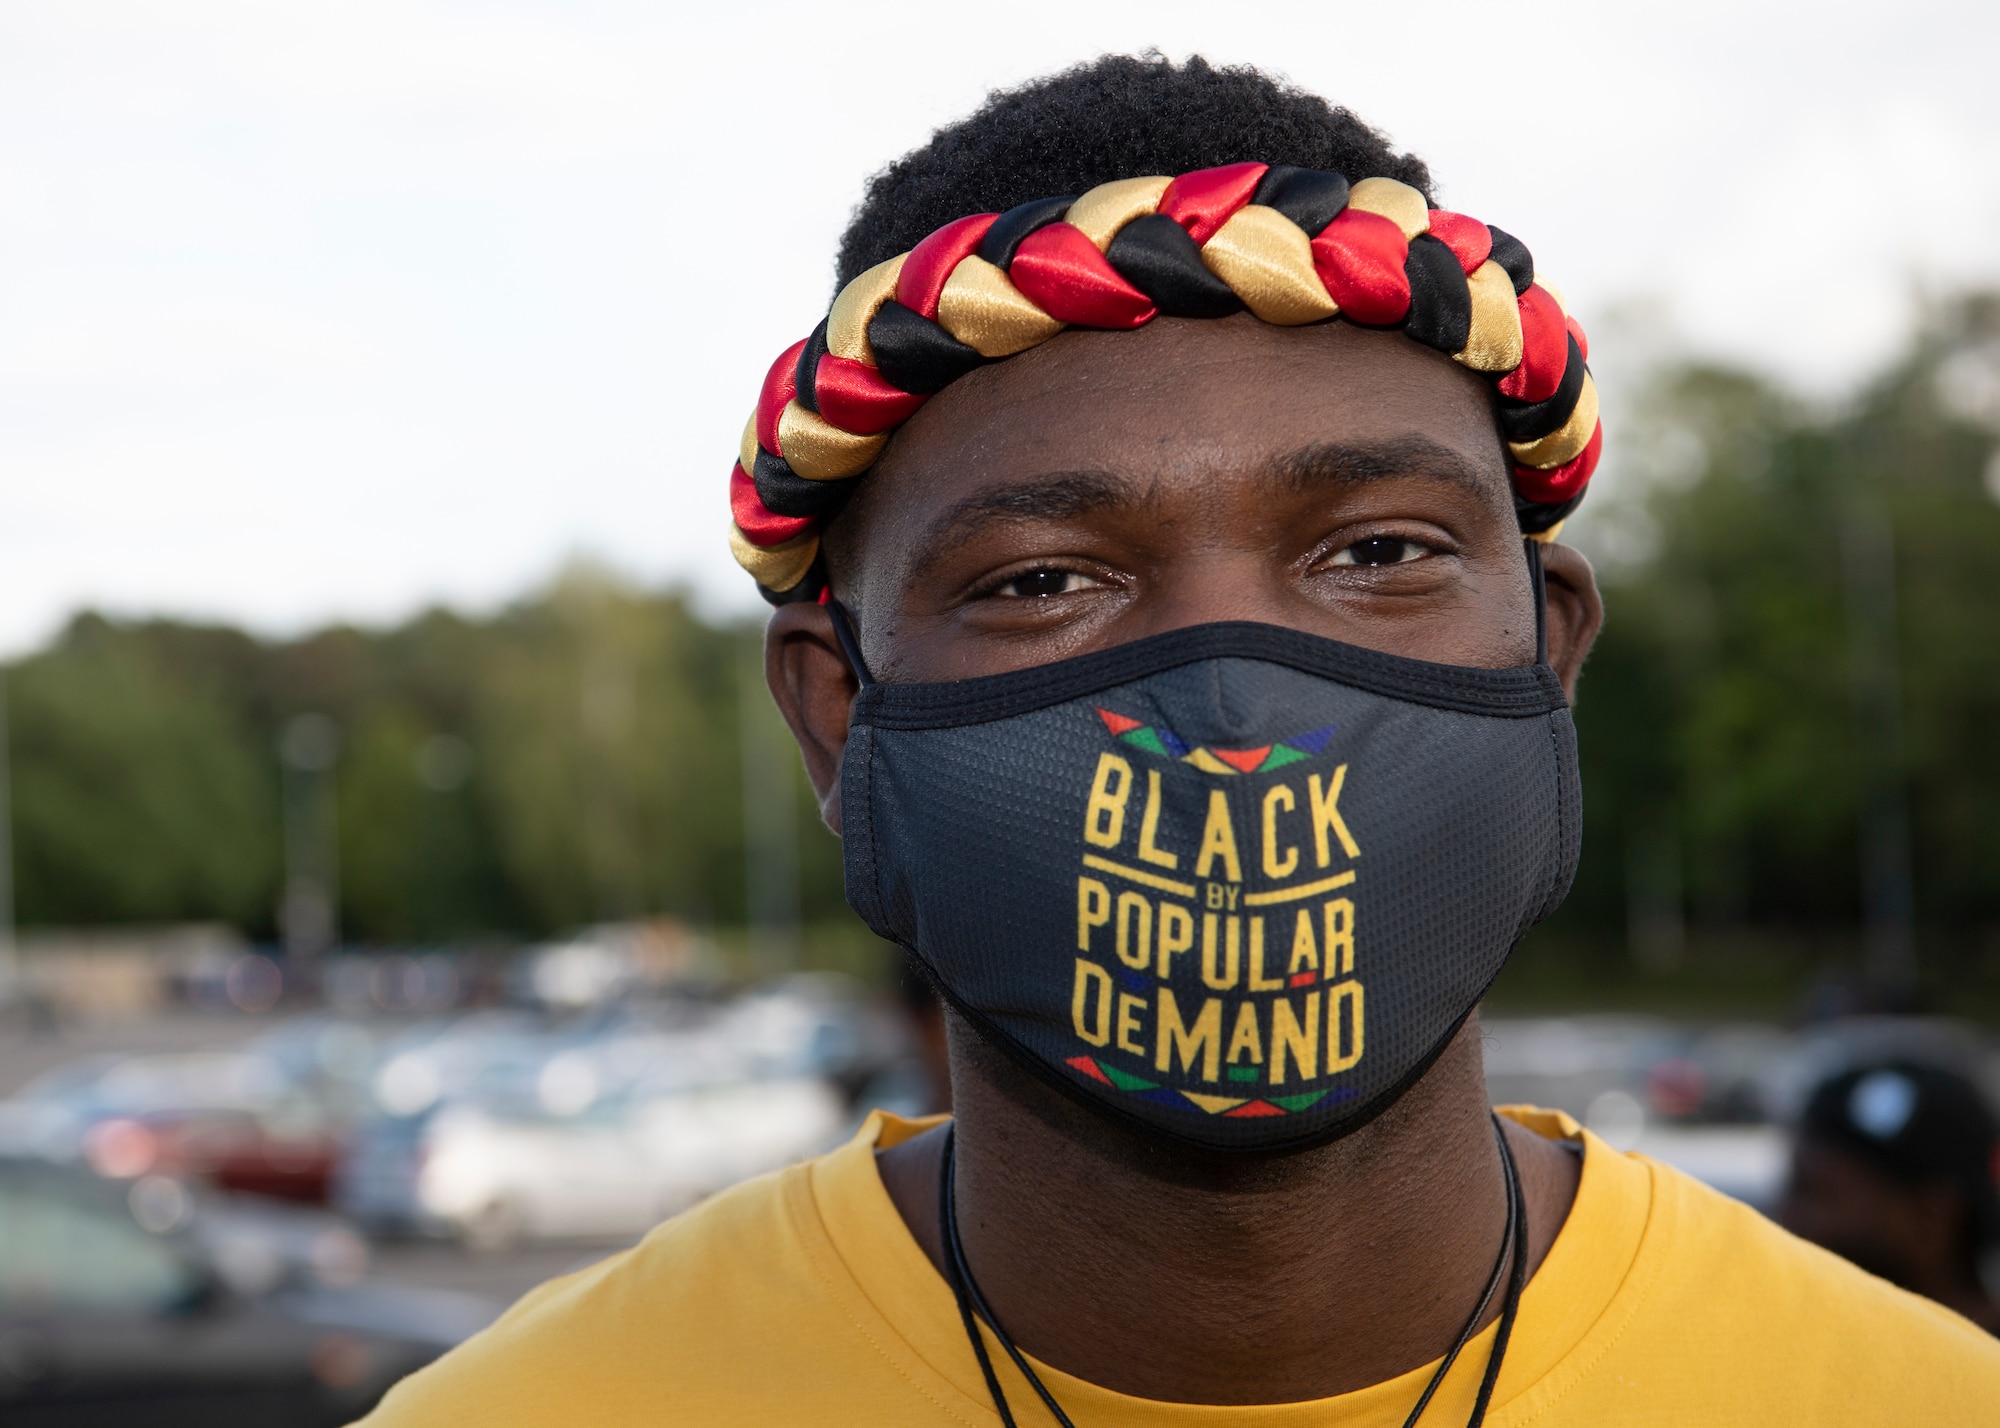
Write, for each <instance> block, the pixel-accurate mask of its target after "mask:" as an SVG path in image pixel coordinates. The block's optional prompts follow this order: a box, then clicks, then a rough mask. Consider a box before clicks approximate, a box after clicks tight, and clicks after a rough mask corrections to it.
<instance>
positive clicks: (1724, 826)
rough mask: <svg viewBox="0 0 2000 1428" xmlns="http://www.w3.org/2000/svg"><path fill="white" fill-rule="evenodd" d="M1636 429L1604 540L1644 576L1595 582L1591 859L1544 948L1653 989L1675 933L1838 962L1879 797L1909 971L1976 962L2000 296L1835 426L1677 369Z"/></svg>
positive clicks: (1993, 651) (1998, 787)
mask: <svg viewBox="0 0 2000 1428" xmlns="http://www.w3.org/2000/svg"><path fill="white" fill-rule="evenodd" d="M1638 416H1639V421H1638V422H1637V423H1636V424H1635V429H1634V430H1632V431H1629V432H1627V433H1626V434H1625V435H1624V438H1623V440H1624V444H1625V445H1626V446H1627V447H1628V449H1633V450H1638V451H1642V452H1644V453H1646V455H1647V457H1648V458H1649V460H1648V461H1647V462H1646V463H1645V464H1646V465H1647V466H1648V467H1649V468H1650V469H1649V470H1648V471H1647V472H1646V473H1645V474H1644V475H1643V477H1642V479H1640V480H1639V481H1637V482H1636V483H1634V484H1636V485H1637V486H1638V487H1639V489H1638V490H1637V491H1631V490H1628V491H1627V493H1626V495H1625V497H1624V500H1623V502H1622V505H1623V507H1624V509H1622V510H1613V511H1610V512H1607V513H1606V518H1607V520H1608V521H1609V522H1610V523H1612V524H1615V525H1617V526H1618V527H1619V528H1620V529H1621V530H1622V531H1623V532H1624V534H1625V536H1626V537H1627V540H1628V542H1629V541H1630V540H1631V539H1632V538H1633V536H1634V534H1635V533H1636V535H1637V537H1638V541H1639V543H1640V544H1641V546H1642V547H1643V548H1644V553H1643V555H1642V556H1641V557H1640V558H1637V559H1633V558H1627V559H1625V560H1623V561H1621V562H1619V563H1617V564H1615V565H1607V568H1606V569H1605V570H1604V572H1603V581H1604V590H1605V603H1606V609H1607V623H1606V626H1605V630H1604V634H1603V637H1602V638H1601V640H1600V642H1599V645H1598V648H1597V651H1596V653H1595V654H1594V655H1593V657H1592V660H1591V662H1590V665H1589V668H1588V670H1587V671H1586V673H1585V675H1584V679H1583V682H1582V685H1581V688H1580V691H1579V701H1578V703H1579V708H1578V726H1579V732H1580V738H1581V745H1582V756H1583V767H1584V779H1585V791H1586V799H1585V801H1586V806H1587V809H1588V812H1587V817H1586V823H1587V827H1586V832H1585V855H1584V861H1583V865H1582V867H1581V868H1580V870H1579V875H1578V881H1577V887H1576V891H1575V893H1574V895H1573V896H1572V898H1571V900H1570V903H1569V905H1568V906H1566V907H1565V908H1564V910H1563V912H1562V913H1560V914H1559V915H1558V918H1557V919H1556V920H1555V921H1553V922H1552V923H1551V924H1550V929H1549V931H1550V933H1551V934H1553V935H1554V936H1556V937H1557V938H1559V939H1560V938H1567V939H1569V940H1572V941H1576V940H1586V939H1587V940H1589V941H1591V942H1593V943H1594V944H1596V945H1598V946H1603V945H1605V944H1606V943H1607V941H1609V942H1615V941H1616V940H1617V939H1619V938H1620V936H1621V934H1622V936H1623V937H1624V939H1626V940H1628V941H1629V943H1630V945H1631V947H1632V949H1633V951H1634V952H1635V953H1636V954H1637V955H1638V957H1639V959H1640V960H1641V962H1642V963H1644V962H1648V961H1651V962H1654V963H1657V964H1658V965H1659V966H1660V967H1661V968H1663V969H1664V968H1665V967H1667V966H1670V965H1671V964H1672V963H1673V962H1674V961H1675V959H1676V957H1677V955H1678V950H1679V947H1680V945H1681V937H1682V932H1681V929H1682V928H1683V927H1686V928H1689V929H1692V930H1693V931H1694V932H1695V933H1696V934H1697V935H1700V934H1703V933H1728V934H1735V935H1736V941H1737V945H1739V946H1741V945H1742V937H1741V934H1744V933H1746V932H1749V933H1755V932H1758V931H1763V932H1766V933H1768V932H1772V931H1777V930H1784V931H1789V932H1803V933H1807V934H1812V935H1816V936H1818V935H1822V934H1827V933H1829V932H1834V933H1838V934H1840V936H1836V937H1834V938H1832V939H1831V940H1832V941H1834V942H1838V941H1840V940H1841V937H1846V938H1848V940H1852V935H1853V933H1854V929H1856V928H1857V926H1858V925H1859V923H1860V922H1861V920H1862V919H1863V916H1864V913H1865V912H1866V910H1867V907H1866V904H1867V894H1866V887H1867V877H1866V875H1865V873H1864V861H1865V860H1864V852H1863V834H1862V829H1863V826H1864V822H1865V819H1864V813H1865V811H1866V810H1867V808H1868V807H1869V804H1868V800H1869V798H1870V796H1871V794H1870V790H1871V788H1873V787H1876V786H1878V785H1881V784H1883V783H1884V782H1886V783H1887V784H1888V785H1890V786H1892V787H1894V788H1896V789H1898V790H1900V794H1901V797H1902V800H1903V804H1904V806H1905V807H1906V808H1907V811H1908V812H1907V821H1908V829H1909V839H1910V855H1909V858H1908V866H1909V868H1910V869H1911V886H1912V890H1913V893H1914V917H1915V923H1916V927H1917V929H1918V933H1919V941H1920V943H1921V944H1922V945H1923V946H1924V948H1925V953H1926V960H1927V961H1928V962H1931V963H1932V964H1933V967H1932V970H1933V971H1934V972H1935V973H1936V974H1938V975H1943V976H1949V975H1952V974H1953V973H1954V971H1956V970H1958V969H1962V968H1964V967H1966V966H1968V965H1969V963H1968V962H1967V960H1966V959H1967V957H1968V956H1969V955H1971V954H1975V953H1978V952H1979V951H1980V950H1981V949H1982V948H1984V947H1987V946H1989V945H1991V943H1992V942H1993V940H1994V938H1995V937H1996V935H2000V738H1996V735H2000V582H1996V580H1995V575H1996V573H2000V456H1996V451H2000V298H1993V297H1976V298H1973V299H1969V300H1966V301H1963V302H1959V303H1954V304H1950V305H1947V306H1944V307H1942V308H1940V309H1939V310H1938V311H1937V312H1935V313H1934V314H1933V315H1932V319H1931V321H1930V322H1929V323H1928V324H1927V325H1926V327H1925V329H1924V330H1923V332H1922V333H1921V334H1920V335H1919V337H1918V339H1917V341H1916V343H1915V344H1914V346H1913V348H1912V350H1911V351H1910V353H1909V354H1908V355H1907V356H1906V357H1905V358H1904V359H1903V360H1902V361H1900V362H1899V363H1898V364H1897V365H1896V366H1895V367H1894V368H1893V369H1892V370H1890V371H1889V372H1887V373H1886V374H1884V375H1883V376H1882V377H1881V378H1880V379H1879V380H1877V381H1876V382H1874V383H1872V384H1870V385H1869V386H1868V387H1867V388H1866V389H1864V390H1863V391H1861V392H1860V393H1858V394H1856V395H1855V396H1854V397H1853V398H1852V399H1851V400H1850V401H1848V402H1846V403H1844V404H1843V405H1841V406H1840V407H1838V408H1836V409H1832V410H1826V409H1820V408H1815V407H1811V406H1808V405H1806V404H1803V403H1801V402H1798V401H1795V400H1793V399H1790V398H1788V397H1786V396H1785V395H1784V394H1782V393H1780V392H1779V391H1777V390H1776V389H1774V388H1773V387H1772V386H1771V385H1769V384H1768V383H1767V382H1765V381H1762V380H1760V379H1759V378H1757V377H1755V376H1753V375H1751V374H1748V373H1744V372H1738V371H1727V370H1721V369H1716V368H1712V367H1691V368H1685V369H1682V370H1678V371H1674V372H1671V373H1668V374H1666V375H1665V377H1664V378H1663V379H1662V380H1661V381H1659V382H1658V383H1657V384H1656V385H1655V386H1654V387H1653V388H1652V389H1651V390H1650V391H1649V392H1648V393H1647V395H1646V398H1645V400H1644V401H1643V403H1642V404H1641V407H1640V411H1639V413H1638ZM1871 529H1879V531H1880V533H1881V534H1882V535H1884V536H1885V537H1886V545H1887V550H1888V555H1887V556H1886V558H1881V559H1879V560H1878V559H1877V558H1875V557H1871V556H1870V555H1869V554H1868V551H1867V541H1866V539H1865V537H1866V536H1867V535H1868V532H1869V531H1870V530H1871ZM1875 563H1879V564H1880V565H1881V567H1882V569H1881V571H1879V572H1876V574H1875V575H1871V574H1870V572H1869V569H1868V568H1866V567H1869V566H1870V565H1871V564H1875ZM1877 577H1880V578H1877ZM1878 626H1879V627H1880V628H1879V629H1878V628H1877V627H1878ZM1871 631H1872V632H1873V633H1871ZM1870 690H1873V691H1875V692H1876V693H1877V694H1879V693H1880V692H1881V691H1882V690H1886V691H1887V696H1886V697H1887V699H1888V700H1889V702H1890V704H1891V706H1892V707H1891V709H1890V712H1889V716H1888V717H1887V719H1886V720H1885V719H1884V718H1883V717H1878V716H1875V715H1871V714H1870V713H1869V710H1870V709H1871V707H1872V705H1873V703H1879V702H1880V701H1879V700H1877V699H1876V698H1875V695H1874V694H1870V693H1868V692H1867V691H1870ZM1898 724H1900V728H1898V727H1897V725H1898ZM1826 940H1827V939H1826V938H1824V937H1823V936H1822V941H1826ZM1940 959H1941V960H1940Z"/></svg>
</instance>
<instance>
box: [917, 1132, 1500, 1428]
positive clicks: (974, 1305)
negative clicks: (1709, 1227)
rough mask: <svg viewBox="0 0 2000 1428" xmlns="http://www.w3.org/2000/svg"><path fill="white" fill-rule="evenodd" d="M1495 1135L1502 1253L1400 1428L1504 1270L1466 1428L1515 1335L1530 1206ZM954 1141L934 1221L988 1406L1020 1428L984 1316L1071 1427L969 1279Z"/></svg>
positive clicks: (1471, 1327) (1426, 1401)
mask: <svg viewBox="0 0 2000 1428" xmlns="http://www.w3.org/2000/svg"><path fill="white" fill-rule="evenodd" d="M1493 1134H1494V1137H1495V1138H1496V1139H1497V1140H1498V1141H1499V1143H1500V1168H1501V1172H1502V1174H1503V1176H1504V1177H1505V1180H1506V1184H1507V1227H1506V1230H1505V1232H1504V1233H1503V1234H1502V1235H1501V1237H1500V1253H1499V1255H1498V1257H1497V1258H1495V1260H1494V1261H1493V1273H1492V1274H1491V1275H1490V1276H1488V1278H1487V1281H1486V1292H1485V1293H1484V1294H1482V1295H1480V1296H1479V1303H1478V1305H1477V1306H1475V1307H1474V1309H1473V1311H1472V1317H1471V1318H1469V1319H1467V1320H1466V1321H1465V1327H1464V1328H1463V1329H1461V1330H1459V1334H1458V1338H1457V1340H1456V1341H1455V1342H1454V1343H1453V1344H1452V1346H1451V1351H1450V1352H1449V1353H1447V1354H1446V1355H1445V1356H1444V1359H1443V1361H1442V1362H1441V1363H1439V1364H1438V1366H1437V1372H1435V1373H1433V1374H1432V1375H1431V1379H1430V1382H1429V1383H1428V1384H1426V1385H1425V1386H1424V1392H1423V1396H1422V1397H1420V1398H1419V1399H1418V1400H1417V1403H1416V1407H1414V1408H1412V1409H1411V1410H1410V1416H1409V1417H1408V1418H1407V1419H1405V1420H1404V1421H1403V1428H1416V1423H1417V1420H1418V1419H1419V1418H1421V1417H1423V1414H1424V1410H1425V1409H1426V1408H1428V1407H1429V1406H1430V1402H1431V1398H1432V1396H1433V1395H1435V1394H1436V1393H1437V1391H1438V1386H1439V1385H1440V1384H1442V1383H1443V1382H1444V1377H1445V1375H1446V1374H1448V1373H1450V1372H1451V1366H1452V1365H1453V1364H1454V1363H1456V1362H1457V1361H1458V1356H1459V1354H1460V1353H1462V1352H1463V1351H1464V1349H1465V1346H1466V1345H1467V1344H1469V1343H1471V1342H1472V1336H1473V1333H1474V1332H1475V1331H1476V1330H1477V1329H1478V1327H1479V1321H1480V1320H1481V1319H1483V1318H1484V1317H1485V1316H1486V1309H1487V1306H1488V1305H1490V1304H1491V1303H1492V1302H1493V1296H1494V1295H1495V1294H1496V1293H1498V1292H1499V1289H1500V1280H1501V1278H1502V1276H1503V1275H1504V1276H1505V1277H1506V1280H1507V1297H1506V1300H1505V1301H1504V1303H1503V1305H1502V1307H1501V1310H1500V1324H1499V1327H1498V1328H1496V1329H1495V1330H1494V1333H1493V1351H1492V1352H1491V1353H1490V1354H1489V1355H1487V1359H1486V1374H1485V1377H1483V1378H1482V1379H1481V1380H1480V1382H1479V1396H1478V1397H1477V1398H1476V1399H1475V1400H1474V1401H1473V1405H1472V1416H1471V1417H1470V1418H1468V1419H1467V1420H1466V1428H1480V1425H1481V1424H1483V1423H1484V1422H1485V1421H1486V1406H1487V1404H1489V1403H1490V1402H1492V1399H1493V1386H1494V1384H1495V1383H1497V1382H1498V1381H1499V1378H1500V1364H1501V1361H1502V1360H1503V1359H1505V1358H1506V1356H1507V1341H1508V1339H1509V1338H1511V1337H1512V1336H1513V1332H1514V1320H1515V1318H1516V1317H1517V1315H1518V1314H1519V1312H1520V1308H1521V1290H1522V1288H1523V1286H1524V1285H1526V1283H1527V1280H1528V1256H1527V1247H1526V1245H1525V1243H1524V1241H1525V1238H1526V1227H1527V1220H1528V1207H1527V1201H1526V1198H1525V1197H1524V1196H1523V1195H1522V1193H1521V1176H1520V1172H1519V1171H1518V1170H1517V1169H1516V1168H1515V1165H1514V1152H1513V1149H1512V1148H1511V1147H1510V1146H1509V1145H1508V1144H1507V1136H1506V1133H1505V1132H1504V1131H1503V1130H1502V1129H1501V1126H1500V1118H1499V1117H1498V1116H1495V1117H1494V1118H1493ZM956 1145H957V1126H956V1125H955V1124H951V1123H947V1124H946V1126H945V1130H944V1156H943V1164H942V1165H941V1166H940V1167H939V1171H938V1226H939V1228H940V1229H941V1230H942V1231H943V1238H944V1251H945V1268H946V1270H947V1271H948V1277H949V1278H950V1280H951V1289H952V1293H953V1294H954V1295H955V1296H956V1297H957V1299H958V1314H959V1318H960V1319H962V1320H964V1322H965V1336H966V1338H967V1339H969V1340H970V1341H971V1343H972V1353H973V1356H974V1357H975V1358H977V1359H978V1360H979V1372H980V1373H981V1374H982V1375H983V1376H984V1377H985V1379H986V1391H987V1392H988V1393H989V1394H991V1395H992V1396H993V1407H994V1409H995V1410H996V1411H997V1412H998V1413H999V1415H1000V1421H1001V1423H1003V1424H1004V1425H1006V1428H1018V1425H1016V1423H1015V1421H1014V1411H1013V1409H1012V1407H1010V1406H1009V1404H1008V1402H1007V1395H1006V1393H1005V1392H1004V1391H1002V1389H1001V1387H1000V1376H999V1375H998V1374H996V1373H995V1372H994V1371H993V1359H992V1356H991V1355H989V1354H988V1353H987V1352H986V1339H985V1337H984V1336H983V1335H982V1334H981V1333H980V1332H979V1322H978V1321H979V1320H980V1319H984V1320H985V1321H986V1323H987V1326H988V1327H989V1328H991V1329H992V1331H993V1337H994V1338H996V1339H998V1340H999V1341H1000V1347H1001V1348H1003V1349H1005V1350H1006V1351H1007V1357H1008V1358H1010V1359H1012V1360H1013V1361H1014V1367H1015V1368H1017V1369H1019V1370H1020V1372H1021V1376H1022V1377H1023V1378H1025V1379H1027V1381H1028V1386H1029V1387H1030V1388H1032V1389H1034V1390H1035V1393H1036V1396H1038V1397H1039V1398H1040V1399H1041V1400H1042V1403H1043V1404H1044V1405H1045V1406H1046V1407H1047V1408H1048V1410H1049V1413H1050V1414H1051V1415H1052V1416H1053V1417H1054V1418H1055V1420H1056V1422H1057V1423H1059V1424H1061V1425H1062V1428H1076V1425H1075V1424H1073V1423H1072V1422H1070V1418H1069V1415H1068V1414H1067V1413H1064V1412H1063V1410H1062V1405H1061V1404H1059V1403H1057V1402H1056V1400H1055V1395H1054V1394H1052V1393H1050V1392H1049V1390H1048V1388H1047V1386H1046V1385H1045V1384H1043V1382H1042V1380H1041V1376H1040V1375H1039V1374H1037V1373H1036V1372H1035V1370H1034V1369H1033V1368H1032V1367H1031V1366H1030V1365H1029V1363H1028V1360H1027V1357H1026V1356H1025V1355H1023V1354H1022V1352H1021V1351H1020V1350H1019V1349H1018V1348H1016V1347H1015V1346H1014V1340H1013V1337H1012V1336H1011V1335H1009V1334H1008V1333H1007V1331H1006V1330H1005V1329H1003V1328H1001V1327H1000V1320H999V1319H998V1318H997V1317H995V1315H994V1313H993V1309H992V1306H991V1305H989V1304H988V1303H987V1302H986V1296H985V1295H983V1294H981V1293H980V1292H979V1285H978V1283H977V1281H975V1280H974V1279H973V1277H972V1267H971V1265H970V1264H968V1263H967V1262H966V1258H965V1244H964V1242H963V1241H962V1240H961V1239H960V1238H959V1234H958V1207H957V1203H956V1197H955V1196H954V1195H953V1194H952V1184H953V1172H954V1167H955V1165H956V1157H955V1155H954V1153H953V1152H954V1150H955V1149H956ZM975 1316H977V1317H975Z"/></svg>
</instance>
